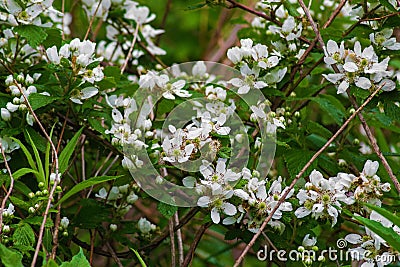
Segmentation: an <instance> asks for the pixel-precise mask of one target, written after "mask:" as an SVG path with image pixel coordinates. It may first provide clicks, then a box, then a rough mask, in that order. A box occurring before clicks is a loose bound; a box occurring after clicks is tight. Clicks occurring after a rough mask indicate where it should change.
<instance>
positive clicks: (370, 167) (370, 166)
mask: <svg viewBox="0 0 400 267" xmlns="http://www.w3.org/2000/svg"><path fill="white" fill-rule="evenodd" d="M378 168H379V163H378V162H377V161H371V160H367V162H366V163H365V165H364V169H363V171H362V172H363V174H364V175H365V176H367V177H372V176H374V175H375V174H376V172H377V171H378Z"/></svg>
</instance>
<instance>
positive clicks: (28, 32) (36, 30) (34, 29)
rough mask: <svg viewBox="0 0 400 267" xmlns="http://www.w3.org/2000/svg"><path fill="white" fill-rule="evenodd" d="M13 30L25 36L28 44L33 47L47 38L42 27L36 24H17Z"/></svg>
mask: <svg viewBox="0 0 400 267" xmlns="http://www.w3.org/2000/svg"><path fill="white" fill-rule="evenodd" d="M14 32H16V33H18V34H19V35H20V36H21V37H23V38H26V39H27V41H28V43H29V45H30V46H32V47H33V48H36V47H37V46H38V45H39V44H41V43H42V42H43V41H44V40H46V38H47V33H46V31H45V30H44V29H43V28H42V27H39V26H36V25H19V26H16V27H14Z"/></svg>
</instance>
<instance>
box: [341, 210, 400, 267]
mask: <svg viewBox="0 0 400 267" xmlns="http://www.w3.org/2000/svg"><path fill="white" fill-rule="evenodd" d="M369 218H370V220H373V221H376V222H379V223H381V224H382V225H383V226H384V227H388V228H392V229H393V230H394V231H395V232H396V233H397V234H399V235H400V228H399V227H398V226H396V225H393V223H392V222H391V221H389V220H388V219H386V218H385V217H383V216H382V215H380V214H379V213H377V212H375V211H372V212H371V214H370V216H369ZM345 240H346V241H347V242H349V243H350V244H354V245H356V247H354V248H351V249H350V252H351V253H350V255H352V258H353V259H354V260H357V261H363V262H364V263H363V264H362V265H361V266H362V267H369V266H375V264H376V265H377V266H385V265H388V264H390V263H392V262H395V261H397V260H396V258H398V257H399V255H398V253H396V252H394V251H393V250H392V249H391V248H390V246H389V245H388V244H387V243H386V241H385V240H384V239H383V238H382V237H380V236H379V235H377V234H376V233H374V232H372V231H371V230H370V229H369V228H368V227H365V234H364V235H360V234H348V235H347V236H346V237H345Z"/></svg>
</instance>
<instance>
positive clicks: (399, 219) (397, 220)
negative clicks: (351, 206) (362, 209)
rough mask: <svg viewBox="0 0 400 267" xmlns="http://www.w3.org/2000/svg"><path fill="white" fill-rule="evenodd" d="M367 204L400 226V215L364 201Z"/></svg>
mask: <svg viewBox="0 0 400 267" xmlns="http://www.w3.org/2000/svg"><path fill="white" fill-rule="evenodd" d="M364 205H365V206H367V207H368V208H370V209H371V210H374V211H376V212H377V213H379V214H380V215H382V216H383V217H385V218H386V219H388V220H389V221H391V222H392V223H394V224H395V225H397V226H398V227H400V217H399V216H396V215H394V214H393V213H392V212H390V211H388V210H386V209H384V208H381V207H378V206H375V205H371V204H369V203H364Z"/></svg>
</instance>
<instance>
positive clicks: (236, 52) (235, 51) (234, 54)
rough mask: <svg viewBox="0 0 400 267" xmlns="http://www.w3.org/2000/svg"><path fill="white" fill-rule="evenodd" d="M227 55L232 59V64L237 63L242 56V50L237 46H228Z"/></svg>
mask: <svg viewBox="0 0 400 267" xmlns="http://www.w3.org/2000/svg"><path fill="white" fill-rule="evenodd" d="M227 56H228V58H229V60H230V61H232V63H233V64H238V63H239V62H240V61H242V58H243V55H242V51H241V49H240V48H239V47H237V46H235V47H232V48H229V49H228V52H227Z"/></svg>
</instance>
